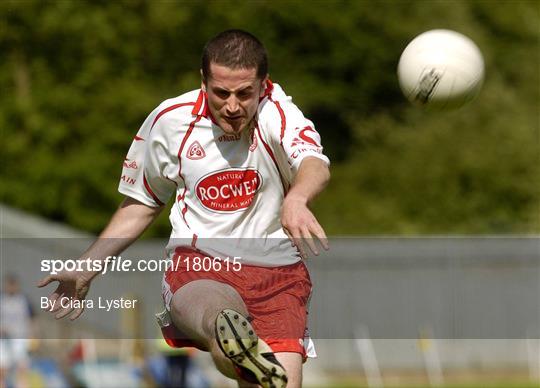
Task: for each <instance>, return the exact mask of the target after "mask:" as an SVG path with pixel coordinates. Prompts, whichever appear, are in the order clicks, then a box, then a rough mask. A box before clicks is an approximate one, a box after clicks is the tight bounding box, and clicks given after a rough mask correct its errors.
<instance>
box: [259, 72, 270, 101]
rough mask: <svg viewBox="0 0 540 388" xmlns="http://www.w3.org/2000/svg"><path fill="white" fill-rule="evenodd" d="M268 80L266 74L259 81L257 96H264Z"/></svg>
mask: <svg viewBox="0 0 540 388" xmlns="http://www.w3.org/2000/svg"><path fill="white" fill-rule="evenodd" d="M267 81H268V74H266V76H265V77H264V78H263V80H262V81H261V91H260V92H259V97H262V96H264V92H266V82H267Z"/></svg>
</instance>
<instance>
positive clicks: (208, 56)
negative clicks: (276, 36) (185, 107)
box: [201, 30, 268, 81]
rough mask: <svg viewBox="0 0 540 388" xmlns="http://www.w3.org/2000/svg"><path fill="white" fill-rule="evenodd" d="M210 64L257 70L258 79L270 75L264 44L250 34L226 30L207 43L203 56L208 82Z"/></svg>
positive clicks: (203, 67) (203, 70) (203, 68)
mask: <svg viewBox="0 0 540 388" xmlns="http://www.w3.org/2000/svg"><path fill="white" fill-rule="evenodd" d="M210 63H215V64H218V65H222V66H226V67H228V68H231V69H253V68H255V69H257V78H260V79H263V78H264V77H266V75H267V74H268V56H267V54H266V49H265V48H264V46H263V44H262V43H261V42H260V41H259V39H257V38H256V37H255V36H253V35H252V34H250V33H249V32H246V31H242V30H226V31H223V32H221V33H219V34H218V35H216V36H215V37H213V38H212V39H210V40H209V41H208V43H206V46H204V49H203V54H202V65H201V69H202V75H203V79H204V80H205V81H206V80H207V79H208V77H210V76H211V74H210Z"/></svg>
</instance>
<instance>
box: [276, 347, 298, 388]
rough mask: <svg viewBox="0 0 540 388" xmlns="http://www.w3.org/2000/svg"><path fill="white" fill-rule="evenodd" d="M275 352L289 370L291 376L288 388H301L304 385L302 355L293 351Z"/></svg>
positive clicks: (287, 370) (289, 376)
mask: <svg viewBox="0 0 540 388" xmlns="http://www.w3.org/2000/svg"><path fill="white" fill-rule="evenodd" d="M274 354H275V356H276V358H277V360H278V361H279V362H280V363H281V365H283V367H284V368H285V371H286V372H287V377H288V378H289V380H288V382H287V388H300V387H301V386H302V355H301V354H300V353H293V352H279V353H274Z"/></svg>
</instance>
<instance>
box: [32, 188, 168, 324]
mask: <svg viewBox="0 0 540 388" xmlns="http://www.w3.org/2000/svg"><path fill="white" fill-rule="evenodd" d="M161 210H163V206H162V207H158V208H154V207H150V206H147V205H145V204H143V203H141V202H139V201H137V200H135V199H132V198H129V197H128V198H126V199H125V200H124V201H123V202H122V204H121V205H120V207H119V208H118V210H116V212H115V213H114V215H113V216H112V218H111V220H110V221H109V224H108V225H107V227H106V228H105V229H104V230H103V232H101V234H100V235H99V237H98V238H97V240H96V241H94V243H93V244H92V245H91V246H90V248H88V249H87V250H86V251H85V252H84V253H83V254H82V255H81V259H85V258H90V259H91V260H92V261H94V260H97V261H103V260H105V258H106V257H107V256H116V255H118V254H120V253H121V252H122V251H123V250H124V249H126V248H127V247H129V246H130V245H131V244H132V243H133V242H134V241H135V240H136V239H137V238H138V237H139V236H140V235H141V234H142V233H143V232H144V231H145V230H146V228H148V227H149V226H150V224H152V222H153V221H154V220H155V219H156V218H157V216H158V215H159V213H161ZM99 273H100V272H99V271H82V272H75V271H62V272H59V273H58V274H54V275H53V274H51V275H48V276H46V277H45V278H43V279H42V280H41V281H40V283H39V284H38V287H44V286H46V285H47V284H49V283H51V282H54V281H58V283H59V284H58V287H57V288H56V290H55V291H54V292H53V293H52V294H51V295H49V300H50V303H53V302H55V301H57V300H58V299H59V298H61V297H69V298H71V299H76V300H83V299H85V298H86V294H87V293H88V290H89V288H90V283H91V282H92V280H93V279H94V278H95V277H96V276H97V275H98V274H99ZM53 306H55V307H54V308H52V309H51V310H50V311H51V312H52V313H57V314H56V318H58V319H60V318H63V317H65V316H67V315H70V314H71V313H72V312H73V314H72V315H71V318H70V319H71V320H74V319H77V318H78V317H79V316H80V315H81V314H82V312H83V311H84V308H83V307H82V308H78V309H73V308H61V306H60V303H56V304H53Z"/></svg>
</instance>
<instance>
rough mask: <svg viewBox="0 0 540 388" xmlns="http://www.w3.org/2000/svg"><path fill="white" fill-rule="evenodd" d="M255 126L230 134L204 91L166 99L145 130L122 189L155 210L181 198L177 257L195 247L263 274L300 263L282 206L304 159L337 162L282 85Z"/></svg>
mask: <svg viewBox="0 0 540 388" xmlns="http://www.w3.org/2000/svg"><path fill="white" fill-rule="evenodd" d="M255 122H256V123H255V126H254V128H252V129H251V130H249V131H243V132H242V133H241V134H239V135H228V134H225V133H224V132H223V130H222V129H221V128H220V127H219V126H218V125H216V124H215V123H214V121H213V118H212V117H211V114H210V111H209V109H208V106H207V97H206V95H205V93H203V92H202V91H201V90H194V91H191V92H188V93H186V94H183V95H181V96H179V97H176V98H172V99H169V100H166V101H164V102H163V103H161V104H160V105H159V106H158V107H157V108H156V109H155V110H154V111H153V112H152V113H151V114H150V115H149V116H148V118H147V119H146V121H145V122H144V123H143V125H142V127H141V128H140V130H139V132H138V133H137V136H135V138H134V140H133V143H132V145H131V148H130V149H129V152H128V154H127V157H126V159H125V161H124V168H123V171H122V177H121V179H120V185H119V189H118V190H119V191H120V192H121V193H122V194H125V195H127V196H129V197H132V198H134V199H136V200H138V201H140V202H142V203H144V204H146V205H148V206H156V207H157V206H161V205H163V204H164V203H166V202H167V201H168V200H169V198H170V196H171V195H173V194H175V195H176V197H175V201H174V205H173V206H172V209H171V214H170V221H171V225H172V232H171V240H170V242H169V245H168V248H169V249H170V251H169V252H171V250H172V249H173V248H175V247H176V246H179V245H191V246H193V247H196V248H198V249H200V250H201V251H204V252H207V253H209V254H210V255H212V256H218V257H221V258H224V257H230V258H232V257H234V256H236V257H241V260H242V262H243V263H245V264H251V265H261V266H280V265H287V264H292V263H295V262H297V261H298V260H300V257H299V254H298V251H297V249H296V248H294V247H292V246H291V243H290V241H289V239H288V238H287V235H286V234H285V232H284V231H283V228H282V226H281V222H280V210H281V204H282V202H283V199H284V196H285V194H286V192H287V190H288V188H289V186H290V184H291V182H292V181H293V178H294V175H295V173H296V171H297V169H298V167H299V166H300V163H301V161H302V160H303V159H304V158H305V157H308V156H313V157H316V158H319V159H322V160H324V161H325V162H326V163H329V160H328V158H327V157H326V156H325V155H323V153H322V146H321V142H320V136H319V134H318V133H317V132H316V131H315V128H314V126H313V123H312V122H311V121H309V120H308V119H306V118H305V117H304V115H303V114H302V112H301V111H300V110H299V109H298V108H297V107H296V106H295V105H294V104H293V103H292V101H291V98H290V97H288V96H286V95H285V93H284V92H283V90H282V89H281V87H279V85H277V84H272V83H271V82H268V85H267V89H266V93H265V96H264V97H263V98H262V99H261V101H260V103H259V107H258V110H257V114H256V117H255Z"/></svg>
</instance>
